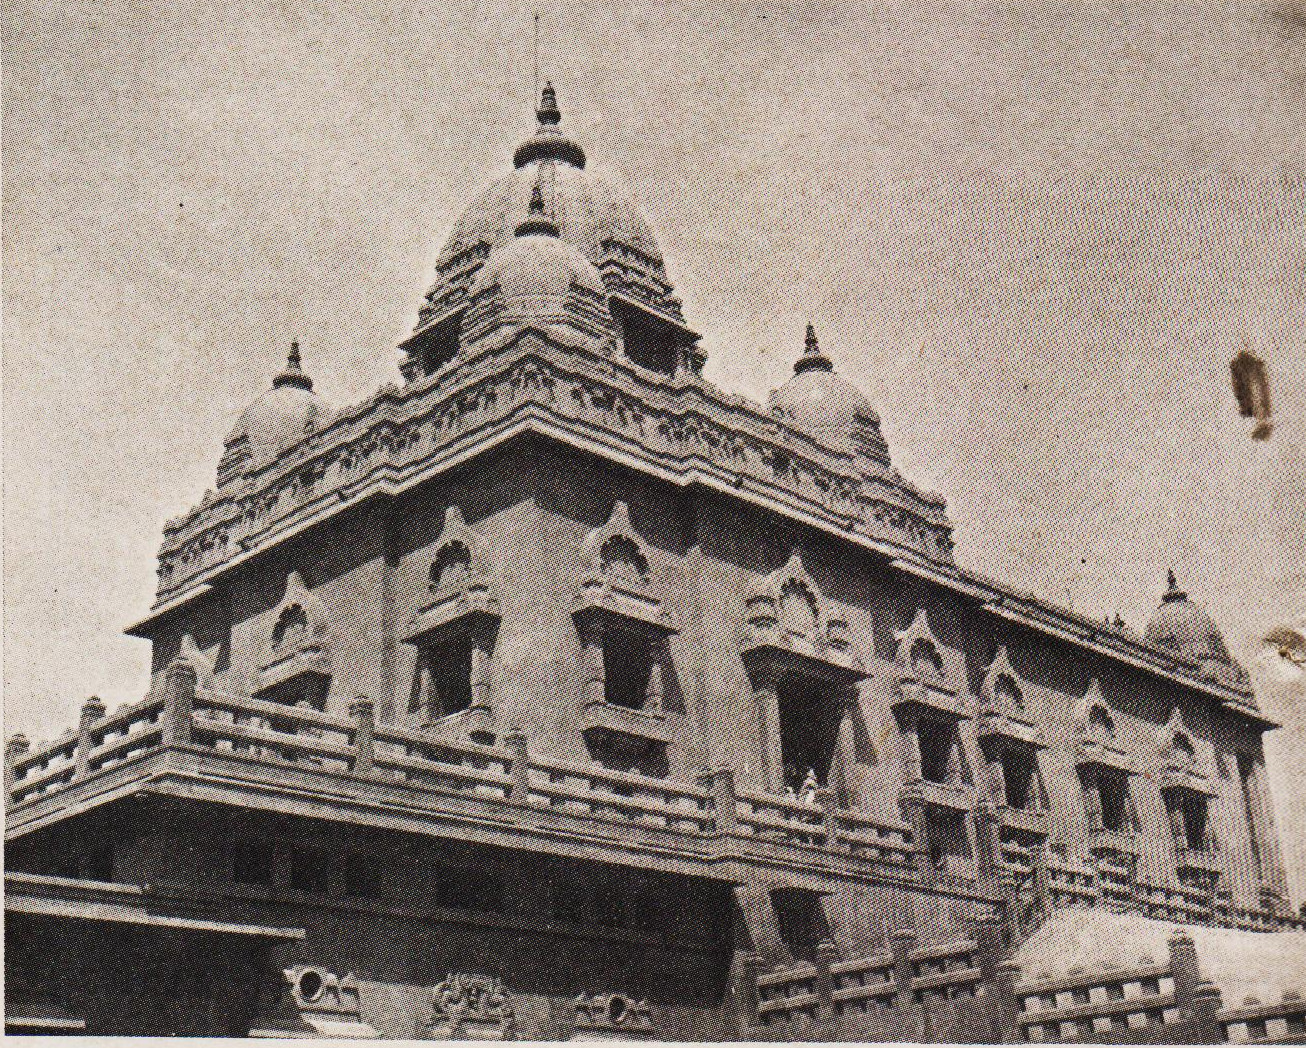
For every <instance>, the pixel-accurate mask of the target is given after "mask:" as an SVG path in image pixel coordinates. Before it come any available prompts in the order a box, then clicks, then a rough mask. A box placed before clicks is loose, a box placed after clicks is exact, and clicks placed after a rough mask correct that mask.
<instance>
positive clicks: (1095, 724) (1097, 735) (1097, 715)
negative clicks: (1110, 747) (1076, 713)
mask: <svg viewBox="0 0 1306 1048" xmlns="http://www.w3.org/2000/svg"><path fill="white" fill-rule="evenodd" d="M1088 733H1089V735H1090V736H1091V737H1092V738H1093V739H1094V741H1096V742H1111V741H1112V740H1114V739H1115V737H1116V722H1115V721H1114V720H1112V719H1111V714H1110V713H1108V712H1107V711H1106V710H1105V709H1104V708H1103V707H1101V706H1094V707H1093V708H1092V709H1091V710H1089V711H1088Z"/></svg>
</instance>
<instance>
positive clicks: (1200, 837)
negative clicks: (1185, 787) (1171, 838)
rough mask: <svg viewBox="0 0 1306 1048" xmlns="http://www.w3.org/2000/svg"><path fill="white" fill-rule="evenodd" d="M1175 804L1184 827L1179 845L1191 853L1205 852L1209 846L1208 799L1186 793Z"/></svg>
mask: <svg viewBox="0 0 1306 1048" xmlns="http://www.w3.org/2000/svg"><path fill="white" fill-rule="evenodd" d="M1173 804H1174V805H1176V806H1177V807H1178V811H1179V818H1180V822H1181V823H1182V825H1183V834H1182V836H1181V838H1180V840H1179V843H1180V844H1181V845H1182V846H1183V847H1185V848H1187V849H1188V850H1189V851H1205V850H1206V848H1207V844H1208V840H1207V828H1208V826H1207V821H1208V820H1207V804H1206V798H1205V797H1203V796H1202V795H1201V794H1197V793H1187V792H1185V793H1182V794H1180V795H1179V797H1178V798H1177V799H1176V800H1174V801H1173Z"/></svg>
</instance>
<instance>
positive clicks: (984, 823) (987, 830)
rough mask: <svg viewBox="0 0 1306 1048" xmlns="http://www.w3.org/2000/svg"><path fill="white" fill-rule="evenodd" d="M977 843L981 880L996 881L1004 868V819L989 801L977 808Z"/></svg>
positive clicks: (983, 802)
mask: <svg viewBox="0 0 1306 1048" xmlns="http://www.w3.org/2000/svg"><path fill="white" fill-rule="evenodd" d="M975 844H976V851H977V852H978V858H979V862H978V866H979V869H978V873H979V877H980V880H981V881H987V882H989V883H996V881H997V879H998V873H999V872H1000V871H1001V869H1002V819H1001V817H1000V816H999V815H998V811H997V809H996V808H995V807H994V806H993V805H992V804H990V803H989V802H987V801H981V802H980V804H979V806H978V807H977V808H976V809H975Z"/></svg>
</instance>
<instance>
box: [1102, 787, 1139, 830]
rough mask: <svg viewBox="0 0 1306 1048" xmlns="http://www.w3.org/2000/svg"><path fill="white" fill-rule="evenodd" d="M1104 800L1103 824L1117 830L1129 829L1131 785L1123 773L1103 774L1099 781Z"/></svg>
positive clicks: (1109, 828) (1107, 827)
mask: <svg viewBox="0 0 1306 1048" xmlns="http://www.w3.org/2000/svg"><path fill="white" fill-rule="evenodd" d="M1097 789H1098V796H1099V797H1100V798H1101V801H1102V826H1103V828H1104V829H1107V830H1112V831H1115V832H1123V831H1126V830H1129V829H1130V828H1131V826H1130V818H1129V787H1128V784H1127V783H1126V781H1125V778H1124V776H1123V775H1101V776H1099V778H1098V782H1097Z"/></svg>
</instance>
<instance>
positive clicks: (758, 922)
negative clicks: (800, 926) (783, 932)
mask: <svg viewBox="0 0 1306 1048" xmlns="http://www.w3.org/2000/svg"><path fill="white" fill-rule="evenodd" d="M735 903H736V905H738V907H739V911H740V913H741V914H742V916H743V920H744V926H745V927H746V928H747V929H748V934H749V937H750V938H751V939H752V944H753V949H754V950H756V951H757V952H758V953H759V954H760V955H761V957H762V960H763V962H764V963H765V964H766V965H768V966H771V967H774V966H775V965H778V964H792V963H793V956H792V955H791V954H790V953H789V948H788V947H787V946H785V944H784V940H782V939H781V938H780V923H779V921H777V920H776V916H775V905H774V903H772V902H771V892H770V889H769V887H768V886H767V885H766V884H763V883H761V882H759V881H746V882H745V883H743V884H739V885H736V886H735Z"/></svg>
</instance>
